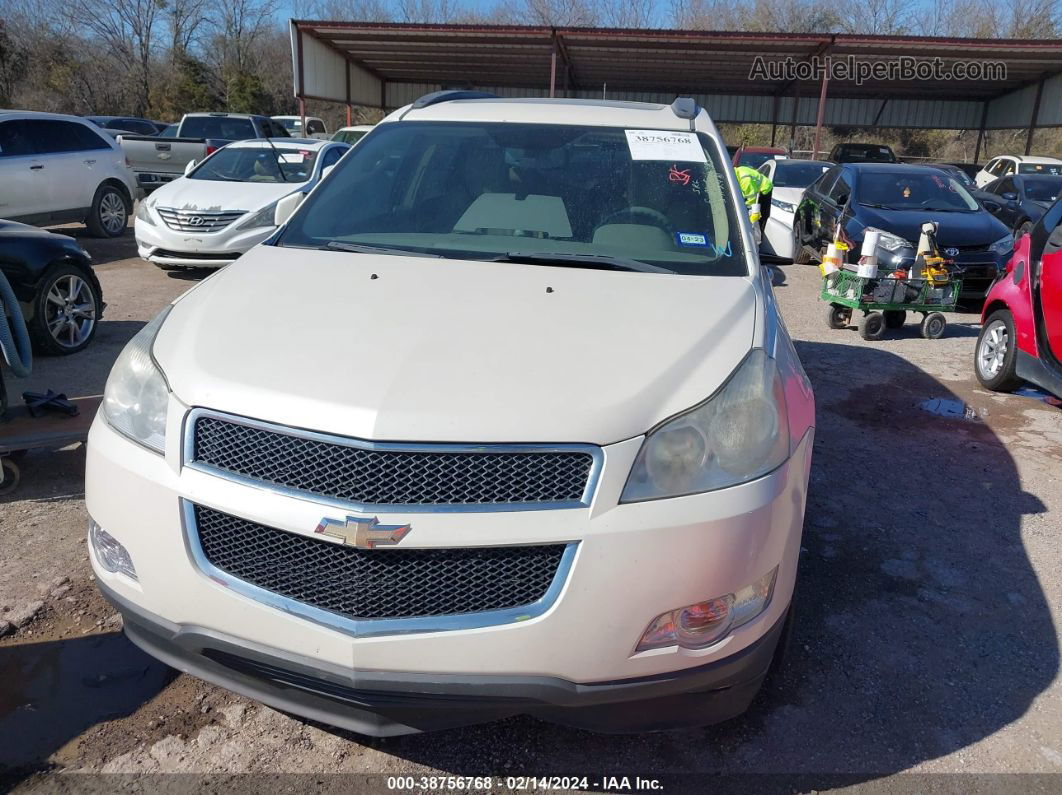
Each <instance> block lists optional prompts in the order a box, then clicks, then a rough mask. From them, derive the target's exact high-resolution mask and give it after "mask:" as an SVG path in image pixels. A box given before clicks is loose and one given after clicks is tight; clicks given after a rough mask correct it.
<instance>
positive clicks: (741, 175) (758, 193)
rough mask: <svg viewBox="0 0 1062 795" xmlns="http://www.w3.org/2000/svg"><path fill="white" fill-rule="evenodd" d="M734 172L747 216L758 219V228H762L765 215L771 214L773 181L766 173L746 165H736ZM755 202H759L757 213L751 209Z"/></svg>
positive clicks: (765, 221) (765, 220)
mask: <svg viewBox="0 0 1062 795" xmlns="http://www.w3.org/2000/svg"><path fill="white" fill-rule="evenodd" d="M734 172H735V173H736V174H737V180H738V187H739V188H741V195H742V196H743V197H744V198H745V206H746V207H747V208H748V210H749V217H750V218H753V220H759V222H760V229H763V225H764V224H765V223H767V216H768V215H770V214H771V191H773V190H774V183H773V182H771V180H770V179H769V178H768V177H767V175H766V174H761V173H760V172H759V171H757V170H756V169H754V168H749V167H748V166H738V167H737V168H735V169H734ZM757 204H759V212H758V213H756V212H754V211H753V207H755V206H756V205H757ZM756 215H758V216H759V218H758V219H756V218H755V217H754V216H756Z"/></svg>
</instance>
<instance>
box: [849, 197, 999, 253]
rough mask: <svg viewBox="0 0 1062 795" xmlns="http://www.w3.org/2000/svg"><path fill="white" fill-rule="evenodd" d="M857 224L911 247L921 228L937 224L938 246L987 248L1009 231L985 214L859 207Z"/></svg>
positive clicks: (914, 243)
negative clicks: (933, 222) (890, 234)
mask: <svg viewBox="0 0 1062 795" xmlns="http://www.w3.org/2000/svg"><path fill="white" fill-rule="evenodd" d="M857 217H858V220H859V221H860V223H862V224H863V225H864V226H873V227H875V228H877V229H882V230H884V231H886V232H891V233H892V234H894V235H899V236H900V237H902V238H904V239H905V240H908V241H910V242H911V243H912V244H913V245H917V244H918V238H919V235H921V233H922V224H924V223H925V222H926V221H936V222H937V223H938V224H939V227H938V229H937V244H938V245H941V246H985V247H988V246H989V245H991V244H992V243H995V242H996V241H997V240H999V239H1000V238H1001V237H1004V236H1005V235H1006V234H1007V232H1009V231H1010V230H1009V229H1007V227H1006V226H1005V225H1004V224H1003V223H1002V222H1001V221H999V220H997V219H996V218H994V217H993V216H992V215H991V214H989V212H988V211H987V210H978V211H977V212H973V213H940V212H926V211H925V210H879V209H876V208H873V207H863V206H860V208H859V214H858V216H857Z"/></svg>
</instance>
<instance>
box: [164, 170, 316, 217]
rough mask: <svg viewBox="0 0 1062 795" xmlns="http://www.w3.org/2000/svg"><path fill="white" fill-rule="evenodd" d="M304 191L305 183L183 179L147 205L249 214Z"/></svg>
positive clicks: (306, 185)
mask: <svg viewBox="0 0 1062 795" xmlns="http://www.w3.org/2000/svg"><path fill="white" fill-rule="evenodd" d="M307 187H308V183H306V182H288V183H284V182H281V183H279V184H278V183H273V182H223V181H220V180H208V179H185V178H183V177H182V178H180V179H175V180H174V181H173V182H170V183H167V184H166V185H163V186H162V187H160V188H159V189H158V190H156V191H155V192H154V193H153V194H151V198H150V199H149V200H148V201H150V202H151V204H152V206H161V207H173V208H175V209H178V210H203V211H207V212H218V211H221V210H245V211H250V210H257V209H259V208H261V207H265V206H266V205H267V204H269V203H270V202H274V201H276V200H277V199H280V198H283V197H284V196H287V195H288V194H289V193H292V192H294V191H297V190H305V189H307Z"/></svg>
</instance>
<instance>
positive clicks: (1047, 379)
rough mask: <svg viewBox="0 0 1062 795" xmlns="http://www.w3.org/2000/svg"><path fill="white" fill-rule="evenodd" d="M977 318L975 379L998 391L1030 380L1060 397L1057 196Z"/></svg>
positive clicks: (1061, 282) (1061, 233)
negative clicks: (979, 317) (979, 328)
mask: <svg viewBox="0 0 1062 795" xmlns="http://www.w3.org/2000/svg"><path fill="white" fill-rule="evenodd" d="M981 321H982V325H981V335H980V336H979V337H978V338H977V350H976V353H975V355H974V370H975V371H976V373H977V380H979V381H980V382H981V383H982V384H983V385H984V386H985V387H987V388H988V389H992V390H995V391H998V392H1009V391H1011V390H1014V389H1017V388H1018V387H1019V386H1021V384H1022V382H1023V381H1029V382H1031V383H1033V384H1036V385H1037V386H1038V387H1040V388H1042V389H1046V390H1047V391H1048V392H1051V393H1052V394H1054V395H1056V396H1058V397H1059V398H1062V199H1060V200H1059V201H1057V202H1055V204H1054V205H1053V206H1052V207H1051V209H1049V210H1048V211H1047V212H1046V213H1044V215H1043V217H1042V218H1041V219H1040V220H1039V222H1038V223H1037V224H1036V225H1035V226H1034V227H1033V228H1032V231H1031V232H1030V233H1029V234H1027V235H1022V236H1021V237H1020V238H1018V240H1017V242H1016V244H1015V247H1014V254H1013V256H1011V258H1010V261H1009V262H1008V263H1007V267H1006V271H1005V272H1004V273H1003V274H1002V275H1001V276H1000V278H999V279H998V280H997V281H996V282H995V283H994V284H993V285H992V287H991V288H990V289H989V291H988V296H987V298H986V299H985V308H984V313H983V315H982V319H981Z"/></svg>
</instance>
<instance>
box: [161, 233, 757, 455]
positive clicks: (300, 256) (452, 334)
mask: <svg viewBox="0 0 1062 795" xmlns="http://www.w3.org/2000/svg"><path fill="white" fill-rule="evenodd" d="M761 300H762V297H761V296H760V293H759V291H758V288H757V286H756V285H755V284H754V282H753V280H752V279H750V278H739V277H694V276H680V275H669V274H639V273H629V272H613V271H603V270H589V269H581V268H561V267H545V266H536V265H523V264H510V263H504V264H502V263H484V262H467V261H459V260H442V259H435V258H430V259H429V258H423V257H397V256H388V255H372V254H352V253H347V252H329V251H312V250H305V249H292V248H277V247H272V246H258V247H257V248H254V249H252V250H251V251H250V252H249V253H248V254H245V255H244V256H243V257H241V258H240V259H239V260H238V261H237V262H236V263H234V264H233V265H229V266H228V267H227V268H226V269H225V270H223V271H220V272H219V273H217V274H216V275H215V276H213V277H211V278H210V280H209V281H208V282H206V283H204V284H203V285H202V286H201V287H197V288H195V289H193V290H192V291H190V292H189V293H188V294H186V296H185V297H184V298H182V299H181V300H179V301H178V302H177V303H176V305H175V306H174V309H173V311H172V312H171V313H170V315H169V317H168V318H167V320H166V322H165V324H164V325H163V327H162V329H161V331H160V333H159V335H158V337H157V339H156V341H155V346H154V355H155V357H156V360H157V361H158V362H159V365H160V366H161V367H162V369H163V371H164V372H165V374H166V378H167V380H168V381H169V383H170V386H171V388H172V389H173V392H174V394H175V395H176V396H177V397H178V398H179V399H180V400H181V401H183V402H184V403H185V404H186V405H189V406H199V407H208V408H213V409H217V410H220V411H226V412H231V413H234V414H240V415H243V416H247V417H254V418H257V419H262V420H269V421H273V422H278V423H282V424H287V425H292V426H297V427H302V428H310V429H313V430H319V431H324V432H329V433H336V434H341V435H347V436H354V437H359V438H364V439H374V440H379V441H421V442H430V441H437V442H442V441H453V442H591V443H597V444H607V443H610V442H615V441H619V440H622V439H627V438H631V437H634V436H638V435H640V434H643V433H645V432H646V431H647V430H648V429H650V428H652V427H653V426H654V425H656V424H657V423H659V422H660V421H662V420H664V419H666V418H667V417H669V416H671V415H673V414H675V413H677V412H680V411H683V410H684V409H687V408H689V407H691V406H693V405H695V404H697V403H699V402H700V401H702V400H704V399H705V398H706V397H708V396H709V395H711V394H712V393H713V392H715V390H716V389H718V388H719V387H720V386H721V385H722V384H723V382H724V381H725V380H726V378H727V377H728V376H729V375H730V373H731V372H732V371H733V370H734V368H735V367H736V366H737V365H738V364H739V363H740V362H741V360H742V359H743V358H744V356H745V355H746V354H747V353H748V351H749V349H750V347H751V344H752V341H753V338H754V331H755V327H756V324H757V322H761V323H762V315H760V316H759V318H758V313H757V307H758V306H759V305H760V302H761Z"/></svg>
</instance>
